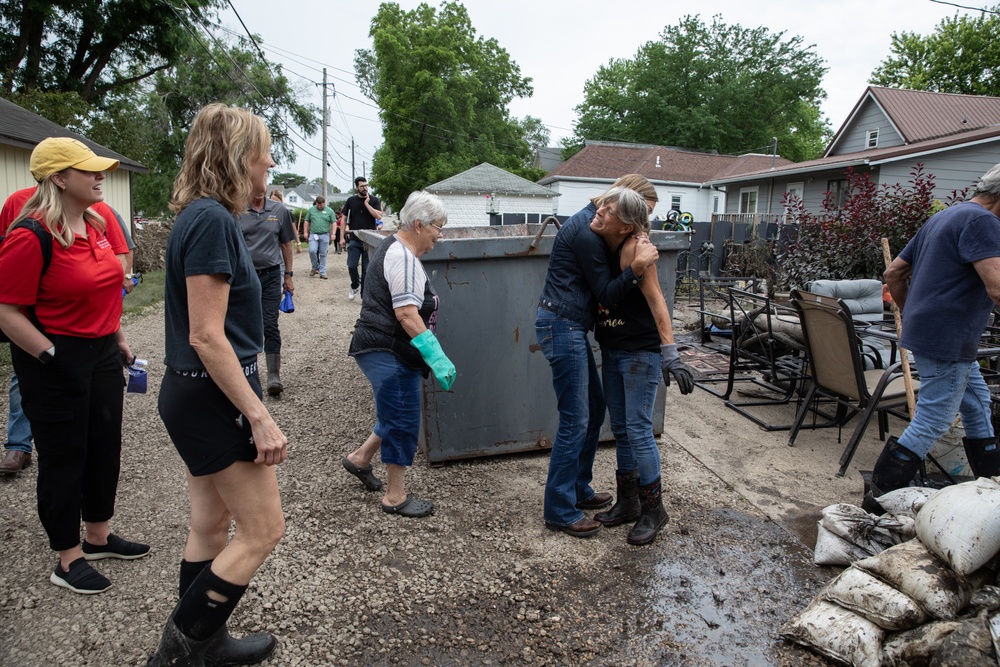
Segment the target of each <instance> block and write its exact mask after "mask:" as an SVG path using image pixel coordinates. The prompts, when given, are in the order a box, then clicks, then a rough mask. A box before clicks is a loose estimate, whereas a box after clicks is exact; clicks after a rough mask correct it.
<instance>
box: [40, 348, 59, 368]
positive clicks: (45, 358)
mask: <svg viewBox="0 0 1000 667" xmlns="http://www.w3.org/2000/svg"><path fill="white" fill-rule="evenodd" d="M54 356H56V346H55V345H53V346H52V347H50V348H49V349H47V350H45V351H43V352H42V353H40V354H39V355H38V361H40V362H42V363H43V364H47V363H49V362H50V361H52V358H53V357H54Z"/></svg>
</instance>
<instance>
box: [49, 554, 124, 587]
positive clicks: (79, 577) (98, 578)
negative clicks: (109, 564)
mask: <svg viewBox="0 0 1000 667" xmlns="http://www.w3.org/2000/svg"><path fill="white" fill-rule="evenodd" d="M49 581H51V582H52V583H53V584H55V585H56V586H62V587H63V588H68V589H70V590H71V591H73V592H74V593H80V594H81V595H94V594H96V593H103V592H104V591H106V590H108V589H109V588H111V582H110V581H108V578H107V577H105V576H104V575H103V574H101V573H100V572H98V571H97V570H95V569H94V568H92V567H91V566H90V563H88V562H87V560H86V559H85V558H77V559H76V560H75V561H73V562H72V563H70V564H69V571H68V572H67V571H65V570H63V569H62V565H61V564H60V563H59V562H58V561H56V569H55V571H54V572H53V573H52V574H51V575H50V576H49Z"/></svg>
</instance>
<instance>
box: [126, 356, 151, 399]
mask: <svg viewBox="0 0 1000 667" xmlns="http://www.w3.org/2000/svg"><path fill="white" fill-rule="evenodd" d="M148 363H149V362H147V361H146V360H145V359H133V360H132V363H131V364H129V365H128V366H126V367H125V370H127V371H128V384H126V385H125V391H126V392H128V393H130V394H145V393H146V365H147V364H148Z"/></svg>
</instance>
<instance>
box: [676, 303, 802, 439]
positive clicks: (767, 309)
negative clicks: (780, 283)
mask: <svg viewBox="0 0 1000 667" xmlns="http://www.w3.org/2000/svg"><path fill="white" fill-rule="evenodd" d="M728 300H729V313H728V315H719V314H712V315H713V316H714V317H717V318H723V319H726V320H727V321H729V323H730V326H731V327H732V337H731V340H730V345H729V372H728V374H727V375H726V377H725V378H714V379H713V378H709V379H703V380H699V381H697V382H696V383H695V384H696V385H698V386H699V387H701V388H702V389H704V390H705V391H707V392H708V393H710V394H712V395H714V396H718V397H719V398H721V399H722V400H723V401H724V402H725V404H726V407H727V408H730V409H732V410H735V411H736V412H738V413H740V414H741V415H743V416H744V417H746V418H747V419H749V420H751V421H753V422H754V423H755V424H757V425H758V426H760V427H761V428H763V429H764V430H765V431H784V430H788V429H790V428H791V426H792V425H791V424H772V423H770V422H768V421H766V420H764V419H763V418H761V417H760V416H758V415H756V414H754V413H753V412H751V411H749V410H747V408H751V407H759V406H768V405H785V404H787V403H790V402H791V401H792V400H793V399H794V398H796V396H797V394H798V392H799V389H800V385H801V382H802V380H803V379H804V378H805V377H806V374H805V362H804V359H803V357H802V355H801V354H800V353H799V350H798V349H797V348H796V346H795V343H794V342H793V341H792V340H790V339H789V338H787V337H785V336H784V335H783V334H779V333H778V332H776V331H775V330H774V326H773V325H774V318H775V317H776V313H777V311H778V307H777V306H775V305H774V304H773V303H772V301H771V299H769V298H768V297H767V296H766V295H763V294H754V293H752V292H747V291H745V290H739V289H734V288H730V289H729V290H728ZM789 312H791V311H789ZM789 350H792V351H791V352H789ZM723 382H725V383H726V388H725V390H723V391H717V390H715V389H714V388H713V387H712V385H714V384H721V383H723ZM737 383H751V384H753V385H755V386H757V387H760V388H762V389H764V390H765V391H767V392H771V393H773V394H775V396H774V397H773V398H757V399H755V400H748V401H736V400H733V399H732V396H733V393H734V392H735V391H736V385H737Z"/></svg>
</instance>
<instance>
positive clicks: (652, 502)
mask: <svg viewBox="0 0 1000 667" xmlns="http://www.w3.org/2000/svg"><path fill="white" fill-rule="evenodd" d="M639 505H640V507H641V508H642V513H641V514H640V515H639V520H638V521H636V522H635V525H634V526H632V530H630V531H628V537H627V538H626V539H627V540H628V543H629V544H635V545H638V546H642V545H644V544H649V543H650V542H652V541H653V540H654V539H656V535H657V533H659V532H660V530H662V529H663V527H664V526H665V525H667V521H669V520H670V517H669V516H667V509H666V508H665V507H664V506H663V496H662V494H661V490H660V478H659V477H657V478H656V481H655V482H652V483H650V484H640V485H639Z"/></svg>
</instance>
